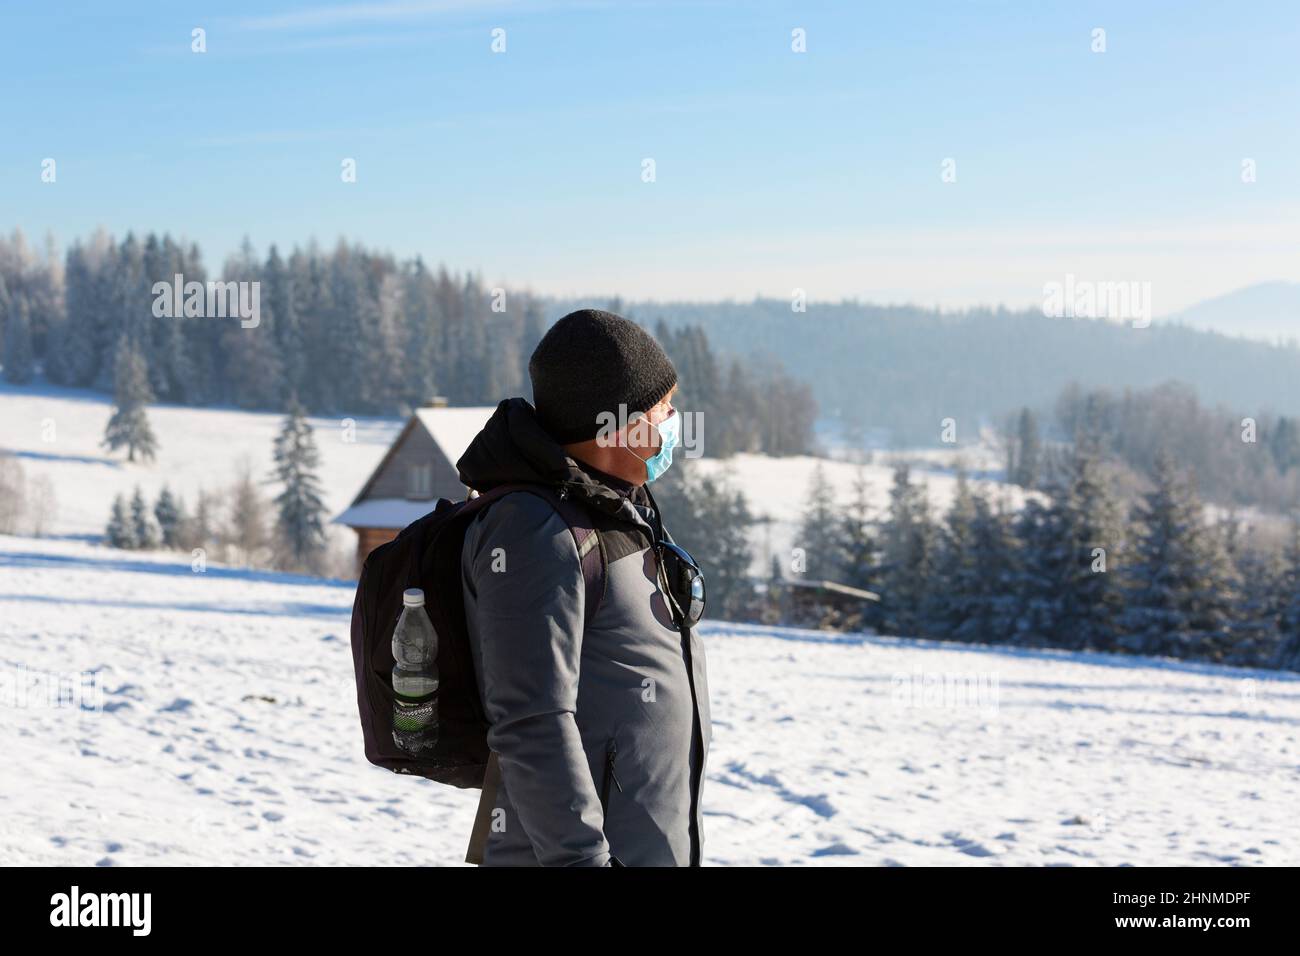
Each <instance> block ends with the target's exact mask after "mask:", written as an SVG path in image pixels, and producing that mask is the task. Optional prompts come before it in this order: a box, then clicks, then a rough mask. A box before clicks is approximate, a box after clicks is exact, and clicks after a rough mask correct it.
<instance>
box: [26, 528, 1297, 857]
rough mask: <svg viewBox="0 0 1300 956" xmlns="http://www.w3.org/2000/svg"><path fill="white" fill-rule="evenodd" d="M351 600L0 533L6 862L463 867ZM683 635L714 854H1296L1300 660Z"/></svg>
mask: <svg viewBox="0 0 1300 956" xmlns="http://www.w3.org/2000/svg"><path fill="white" fill-rule="evenodd" d="M352 596H353V590H352V586H351V585H350V584H347V583H344V582H331V581H324V580H316V579H310V578H303V577H294V576H290V575H283V574H274V573H269V572H259V571H246V570H233V569H228V568H221V567H215V566H209V567H208V568H207V570H205V571H194V570H192V569H191V567H190V565H189V564H188V562H187V561H184V560H182V559H181V558H179V557H178V556H176V555H169V554H144V553H138V552H130V553H126V552H119V551H114V550H111V549H108V548H104V547H101V546H98V545H93V544H89V543H85V542H81V541H69V540H62V541H52V540H41V539H34V538H21V537H3V536H0V712H2V717H0V752H3V753H4V754H5V757H6V766H7V767H8V768H9V771H8V772H7V773H5V774H3V775H0V862H3V863H6V864H33V865H64V864H66V865H89V864H103V865H137V864H183V865H189V864H216V865H260V864H282V863H283V864H290V863H293V864H321V865H345V864H347V865H356V864H381V865H389V864H393V865H400V864H410V863H421V864H448V865H457V864H459V863H460V861H461V859H462V858H463V854H464V848H465V840H466V838H467V836H468V833H469V829H470V824H471V821H472V819H473V814H474V808H475V800H476V797H477V793H476V792H475V791H457V790H453V789H449V788H445V787H439V786H437V785H435V784H432V783H429V782H427V781H418V780H413V779H409V778H405V777H398V776H396V775H393V774H391V773H388V772H387V771H384V770H380V769H378V768H373V767H370V766H369V765H368V764H366V763H365V760H364V757H363V756H362V753H361V739H360V730H359V727H358V725H357V721H356V702H355V691H354V687H353V683H352V661H351V656H350V648H349V645H348V615H349V612H350V608H351V603H352ZM703 634H704V642H705V645H706V647H707V652H708V660H709V680H710V685H711V689H712V695H711V696H712V703H713V747H712V750H711V753H710V759H709V765H708V773H707V781H706V785H705V790H704V810H705V813H706V820H705V829H706V842H705V848H704V849H705V862H706V864H708V865H716V864H731V865H759V864H772V865H894V864H906V865H975V866H983V865H990V864H993V865H999V864H1001V865H1039V864H1053V865H1056V864H1078V865H1104V866H1115V865H1121V864H1135V865H1149V864H1166V865H1196V864H1220V863H1234V864H1266V865H1278V866H1281V865H1296V864H1298V863H1300V848H1298V847H1297V837H1298V836H1300V834H1298V833H1297V826H1298V825H1297V820H1296V815H1295V807H1296V806H1297V804H1298V803H1300V677H1298V676H1297V675H1294V674H1283V673H1276V672H1265V671H1258V672H1256V671H1250V670H1243V669H1233V668H1225V667H1216V666H1209V665H1196V664H1186V663H1179V662H1174V661H1159V660H1152V659H1143V658H1120V657H1107V656H1105V655H1088V654H1067V653H1064V652H1028V651H1014V650H1005V649H995V648H984V647H964V646H956V645H940V644H935V643H929V642H922V641H915V640H907V639H899V638H882V637H867V636H860V635H859V636H835V635H829V634H823V633H817V632H812V631H799V630H788V629H780V628H765V627H750V626H740V625H706V626H705V628H704V630H703ZM42 675H54V676H55V677H59V678H63V679H65V680H66V681H67V682H69V683H73V682H75V681H76V680H77V678H78V675H89V676H88V677H87V680H92V679H93V680H97V681H98V685H99V687H100V688H101V689H102V706H96V701H95V700H94V695H93V694H90V695H88V699H86V700H85V701H84V706H83V707H82V708H70V707H62V708H58V707H51V706H47V705H46V704H45V703H44V702H43V701H41V700H39V699H37V698H38V695H36V694H34V693H29V692H28V691H29V690H34V689H39V687H40V686H42V684H41V678H42ZM945 679H946V687H945Z"/></svg>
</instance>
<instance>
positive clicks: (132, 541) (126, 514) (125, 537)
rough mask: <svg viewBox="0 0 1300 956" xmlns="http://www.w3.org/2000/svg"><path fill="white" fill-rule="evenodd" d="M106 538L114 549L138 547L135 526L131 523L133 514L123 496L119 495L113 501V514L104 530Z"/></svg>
mask: <svg viewBox="0 0 1300 956" xmlns="http://www.w3.org/2000/svg"><path fill="white" fill-rule="evenodd" d="M104 537H105V538H106V539H107V540H108V543H109V544H110V545H111V546H113V547H114V548H126V549H131V548H135V547H138V545H137V544H136V537H135V525H134V524H133V523H132V521H131V513H130V510H129V509H128V507H127V504H126V498H125V497H124V496H123V495H120V494H119V495H118V496H117V497H116V498H114V499H113V513H112V515H111V516H110V517H109V519H108V527H107V528H106V529H105V530H104Z"/></svg>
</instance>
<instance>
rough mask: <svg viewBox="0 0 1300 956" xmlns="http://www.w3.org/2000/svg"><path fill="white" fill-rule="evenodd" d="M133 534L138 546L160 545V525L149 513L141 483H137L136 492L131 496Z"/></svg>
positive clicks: (151, 546) (150, 546) (152, 546)
mask: <svg viewBox="0 0 1300 956" xmlns="http://www.w3.org/2000/svg"><path fill="white" fill-rule="evenodd" d="M131 534H132V535H133V537H134V538H135V546H136V547H137V548H156V547H158V544H159V536H158V525H157V524H155V523H154V520H153V515H151V514H150V513H149V505H148V503H147V502H146V501H145V499H144V492H142V491H141V490H140V486H139V485H136V488H135V494H134V495H132V496H131Z"/></svg>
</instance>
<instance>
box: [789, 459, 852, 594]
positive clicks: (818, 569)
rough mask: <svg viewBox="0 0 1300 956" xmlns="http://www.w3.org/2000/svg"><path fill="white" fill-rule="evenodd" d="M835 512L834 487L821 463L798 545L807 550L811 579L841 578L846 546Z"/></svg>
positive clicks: (811, 484) (806, 570) (807, 573)
mask: <svg viewBox="0 0 1300 956" xmlns="http://www.w3.org/2000/svg"><path fill="white" fill-rule="evenodd" d="M839 532H840V522H839V519H838V518H837V516H836V513H835V498H834V490H833V489H832V488H831V485H830V482H829V481H827V479H826V470H825V469H824V468H822V466H821V464H820V463H818V464H817V466H816V467H815V468H814V469H813V473H812V479H811V480H810V482H809V485H808V492H807V498H806V504H805V507H804V512H803V520H802V523H801V524H800V526H799V534H798V537H797V538H796V539H795V541H796V544H797V546H798V547H799V548H801V549H802V550H803V554H804V562H803V575H804V577H805V578H806V579H807V580H809V581H838V580H839V577H840V573H839V572H840V567H839V559H840V555H841V553H842V545H841V541H840V537H839Z"/></svg>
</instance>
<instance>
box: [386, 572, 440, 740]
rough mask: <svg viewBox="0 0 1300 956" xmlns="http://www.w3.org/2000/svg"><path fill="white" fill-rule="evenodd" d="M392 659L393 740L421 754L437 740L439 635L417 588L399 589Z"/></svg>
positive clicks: (422, 596) (421, 593) (422, 593)
mask: <svg viewBox="0 0 1300 956" xmlns="http://www.w3.org/2000/svg"><path fill="white" fill-rule="evenodd" d="M393 660H394V661H395V662H396V663H394V664H393V692H394V694H395V695H396V696H395V697H394V699H393V742H394V743H395V744H397V746H398V747H399V748H400V749H401V750H402V751H403V752H405V753H407V754H410V755H411V756H413V757H416V756H420V755H421V754H424V753H427V752H429V751H431V750H433V746H434V744H435V743H437V741H438V634H437V632H436V631H434V629H433V622H432V621H430V620H429V615H428V613H427V612H426V611H425V610H424V592H423V591H421V590H420V589H419V588H409V589H408V590H406V591H404V592H402V616H401V617H399V618H398V619H397V629H396V630H394V631H393Z"/></svg>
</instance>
